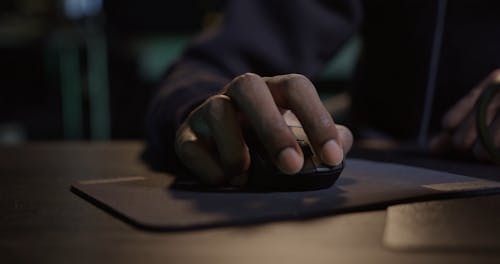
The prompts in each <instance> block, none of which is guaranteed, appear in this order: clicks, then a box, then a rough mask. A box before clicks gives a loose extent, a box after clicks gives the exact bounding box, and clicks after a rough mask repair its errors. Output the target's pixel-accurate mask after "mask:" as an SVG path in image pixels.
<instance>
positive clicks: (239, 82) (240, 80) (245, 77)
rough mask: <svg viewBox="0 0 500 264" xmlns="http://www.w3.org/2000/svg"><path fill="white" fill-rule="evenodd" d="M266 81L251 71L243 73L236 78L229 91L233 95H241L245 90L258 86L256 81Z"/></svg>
mask: <svg viewBox="0 0 500 264" xmlns="http://www.w3.org/2000/svg"><path fill="white" fill-rule="evenodd" d="M259 82H264V81H263V80H262V78H261V77H260V76H259V75H257V74H255V73H251V72H247V73H244V74H241V75H239V76H237V77H236V78H234V79H233V80H232V81H231V83H230V85H229V88H228V92H229V93H230V94H232V95H233V96H237V97H238V96H241V94H243V93H244V91H245V90H248V89H252V88H255V87H257V86H256V85H254V84H255V83H259Z"/></svg>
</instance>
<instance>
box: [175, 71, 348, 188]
mask: <svg viewBox="0 0 500 264" xmlns="http://www.w3.org/2000/svg"><path fill="white" fill-rule="evenodd" d="M285 109H289V110H291V111H292V112H293V113H294V114H295V115H296V116H297V118H298V120H300V122H301V123H302V126H303V127H304V130H305V132H306V134H307V135H308V138H309V140H310V142H311V145H312V147H313V148H314V151H315V152H316V153H317V154H318V156H319V157H320V158H321V160H322V161H323V162H324V163H325V164H327V165H331V166H335V165H338V164H339V163H340V162H341V161H342V160H343V158H344V154H346V153H347V152H348V151H349V149H350V148H351V146H352V141H353V139H352V134H351V132H350V131H349V129H348V128H346V127H344V126H341V125H336V124H335V123H334V121H333V119H332V117H331V115H330V113H328V111H327V110H326V109H325V107H324V106H323V104H322V102H321V100H320V98H319V96H318V94H317V92H316V89H315V88H314V86H313V84H312V83H311V82H310V81H309V80H308V79H307V78H306V77H304V76H302V75H299V74H288V75H279V76H274V77H260V76H258V75H256V74H252V73H246V74H243V75H240V76H238V77H236V78H235V79H233V80H232V81H231V82H230V83H229V84H227V85H226V86H225V87H224V88H223V89H222V91H221V93H220V94H218V95H214V96H212V97H210V98H208V99H207V100H206V101H205V102H203V103H202V104H201V105H200V106H198V107H197V108H196V109H194V110H193V111H192V112H191V113H190V114H189V116H188V117H187V119H186V120H185V121H184V122H183V123H182V124H181V126H180V127H179V129H178V130H177V134H176V140H175V148H176V152H177V155H178V157H179V159H180V160H181V161H182V162H183V164H184V165H185V166H186V167H187V168H188V169H189V170H191V172H193V173H194V174H195V175H196V176H197V177H198V178H199V179H200V180H201V181H202V182H203V183H205V184H210V185H220V184H224V183H227V182H231V181H232V180H233V179H234V178H235V177H239V176H241V175H245V174H246V172H247V170H248V168H249V166H250V163H251V160H250V154H249V150H248V146H247V144H246V142H245V138H244V136H243V134H244V133H243V130H244V129H253V130H254V132H255V134H256V135H257V137H258V139H259V140H260V141H261V143H262V145H263V146H265V148H266V150H267V152H268V153H269V154H270V157H273V162H274V164H275V165H276V166H277V167H278V168H279V169H280V170H281V171H282V172H283V173H286V174H294V173H297V172H299V171H300V169H301V168H302V165H303V162H304V157H303V153H302V151H301V148H300V147H299V145H298V144H297V142H296V140H295V136H294V135H293V133H292V132H291V131H290V129H289V127H288V125H287V124H286V123H285V120H284V119H283V116H282V112H283V110H285Z"/></svg>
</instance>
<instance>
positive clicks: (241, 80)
mask: <svg viewBox="0 0 500 264" xmlns="http://www.w3.org/2000/svg"><path fill="white" fill-rule="evenodd" d="M225 94H226V95H227V96H229V97H231V99H232V100H233V102H234V103H235V104H236V106H237V107H238V109H239V110H241V111H242V112H243V113H244V114H245V115H246V117H247V118H248V120H249V122H250V125H251V127H252V128H253V129H254V130H255V133H256V134H257V137H258V138H259V140H260V141H261V142H262V143H263V145H264V147H265V148H266V150H267V152H268V153H269V154H270V156H271V158H272V159H273V161H274V163H275V164H276V165H277V166H278V167H279V168H280V169H281V171H283V172H284V173H288V174H294V173H297V172H298V171H299V170H300V169H302V164H303V162H304V158H303V154H302V150H301V149H300V147H299V145H298V144H297V141H296V138H295V136H294V135H293V134H292V132H291V131H290V129H289V128H288V125H287V124H286V122H285V121H284V120H283V117H282V115H281V113H280V111H279V109H278V106H277V105H276V102H275V101H274V99H273V96H272V94H271V92H270V91H269V88H268V87H267V84H266V83H265V81H264V80H263V79H262V78H261V77H260V76H258V75H256V74H252V73H246V74H243V75H240V76H239V77H237V78H235V79H234V80H233V81H231V82H230V83H229V84H228V85H227V86H226V88H225ZM249 147H250V146H249Z"/></svg>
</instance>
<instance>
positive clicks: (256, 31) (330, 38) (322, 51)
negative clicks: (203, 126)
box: [144, 0, 361, 172]
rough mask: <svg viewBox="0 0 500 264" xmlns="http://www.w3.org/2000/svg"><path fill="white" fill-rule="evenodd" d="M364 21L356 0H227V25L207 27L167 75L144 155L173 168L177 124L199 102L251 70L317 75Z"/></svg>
mask: <svg viewBox="0 0 500 264" xmlns="http://www.w3.org/2000/svg"><path fill="white" fill-rule="evenodd" d="M360 20H361V6H360V4H359V1H357V0H352V1H349V0H330V1H326V0H325V1H319V0H318V1H313V0H289V1H278V0H274V1H273V0H251V1H250V0H234V1H228V3H227V5H226V8H225V12H224V18H223V23H222V25H221V26H220V27H219V28H217V29H215V30H212V31H209V32H205V33H203V34H201V35H200V36H199V37H198V38H197V39H196V40H195V41H194V42H193V43H192V44H191V45H190V47H188V49H187V50H186V51H185V52H184V54H183V56H182V57H181V58H180V60H179V61H178V62H177V63H176V64H175V65H174V66H173V67H171V69H170V70H169V72H168V73H167V74H166V77H165V79H164V82H163V84H162V85H161V87H160V89H159V91H158V93H157V95H156V96H155V98H154V99H153V102H152V104H151V107H150V110H149V113H148V116H147V149H146V152H145V154H144V158H145V160H146V161H147V162H148V163H150V164H151V165H152V166H153V168H155V169H160V170H166V171H169V172H174V171H175V170H176V169H177V168H179V164H178V161H177V159H176V155H175V152H174V143H173V142H174V137H175V131H176V129H177V128H178V126H179V125H180V123H181V122H182V121H183V120H184V119H185V117H186V115H187V114H188V113H189V112H190V111H191V110H192V109H194V108H195V107H196V106H197V105H199V104H200V103H201V102H203V101H204V100H205V99H206V98H208V97H210V96H211V95H213V94H216V93H217V92H218V91H219V90H220V89H221V88H222V87H223V86H224V84H226V83H227V82H229V81H230V80H231V79H232V78H234V77H236V76H237V75H240V74H242V73H245V72H255V73H257V74H259V75H263V76H271V75H277V74H286V73H300V74H304V75H306V76H307V77H309V78H313V77H314V76H315V75H316V74H318V72H319V71H320V70H321V69H322V67H323V66H324V64H325V63H326V62H327V61H328V60H329V59H330V58H331V57H332V56H333V55H334V54H335V52H336V51H338V50H339V49H340V48H341V46H342V45H343V44H344V43H345V42H346V41H347V40H348V39H349V37H350V36H351V35H352V34H353V33H354V32H355V31H356V29H357V27H358V25H359V24H360Z"/></svg>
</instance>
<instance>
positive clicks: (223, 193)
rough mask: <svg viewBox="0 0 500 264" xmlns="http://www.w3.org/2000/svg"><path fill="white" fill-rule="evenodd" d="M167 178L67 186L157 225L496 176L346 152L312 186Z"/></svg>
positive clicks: (350, 206) (335, 204) (476, 188)
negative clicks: (203, 183) (291, 188)
mask: <svg viewBox="0 0 500 264" xmlns="http://www.w3.org/2000/svg"><path fill="white" fill-rule="evenodd" d="M173 179H174V177H171V176H168V175H161V174H157V175H154V176H148V177H141V176H136V177H117V178H111V179H109V178H108V179H96V180H86V181H80V182H77V183H75V184H73V185H72V191H73V192H74V193H76V194H78V195H80V196H82V197H83V198H85V199H87V200H89V201H91V202H93V203H94V204H96V205H97V206H99V207H101V208H103V209H105V210H107V211H108V212H111V213H112V214H113V215H115V216H118V217H120V218H121V219H123V220H125V221H127V222H129V223H131V224H133V225H135V226H137V227H140V228H145V229H150V230H164V231H174V230H189V229H198V228H205V227H216V226H224V225H238V224H253V223H258V222H266V221H273V220H287V219H302V218H309V217H314V216H320V215H327V214H333V213H340V212H349V211H357V210H365V209H378V208H385V207H386V206H388V205H392V204H396V203H403V202H410V201H421V200H429V199H438V198H449V197H462V196H467V195H479V194H488V193H495V192H500V182H494V181H486V180H480V179H476V178H471V177H466V176H460V175H456V174H450V173H446V172H439V171H432V170H427V169H421V168H416V167H409V166H404V165H397V164H389V163H381V162H373V161H366V160H359V159H348V160H347V161H346V164H345V168H344V171H343V172H342V174H341V176H340V178H339V179H338V180H337V182H336V183H335V184H334V185H333V186H332V187H330V188H328V189H323V190H318V191H305V192H243V191H238V190H234V189H215V190H214V189H212V190H210V189H204V188H197V187H196V186H195V185H192V186H191V187H186V186H189V185H180V186H181V188H179V187H178V186H177V185H176V184H173V183H174V180H173Z"/></svg>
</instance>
